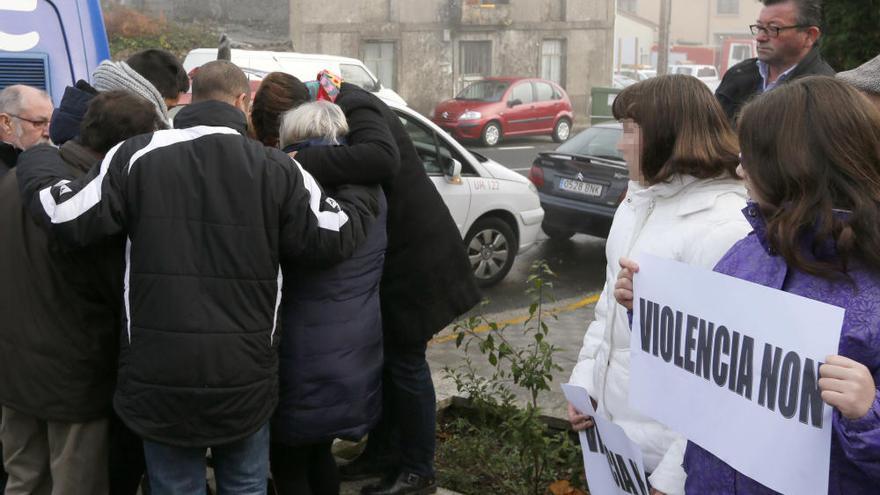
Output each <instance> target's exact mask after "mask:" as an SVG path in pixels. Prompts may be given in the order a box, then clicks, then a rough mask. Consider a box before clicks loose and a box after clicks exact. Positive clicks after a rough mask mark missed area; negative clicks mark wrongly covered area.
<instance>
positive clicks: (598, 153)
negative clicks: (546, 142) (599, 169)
mask: <svg viewBox="0 0 880 495" xmlns="http://www.w3.org/2000/svg"><path fill="white" fill-rule="evenodd" d="M622 132H623V131H622V130H621V129H614V128H608V127H591V128H589V129H587V130H586V131H584V132H582V133H580V134H578V135H577V136H574V137H573V138H571V139H569V140H568V141H566V142H565V143H563V144H562V145H561V146H560V147H558V148H556V151H558V152H560V153H568V154H570V155H589V156H595V157H598V158H608V159H612V160H623V154H622V153H621V152H620V151H619V150H618V149H617V142H618V141H619V140H620V135H621V133H622Z"/></svg>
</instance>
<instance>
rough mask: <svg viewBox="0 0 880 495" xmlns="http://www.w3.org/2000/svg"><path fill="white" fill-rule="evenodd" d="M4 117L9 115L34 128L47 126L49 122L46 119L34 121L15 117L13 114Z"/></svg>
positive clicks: (18, 116)
mask: <svg viewBox="0 0 880 495" xmlns="http://www.w3.org/2000/svg"><path fill="white" fill-rule="evenodd" d="M6 115H9V116H10V117H13V118H16V119H18V120H23V121H25V122H27V123H29V124H30V125H32V126H34V127H46V126H48V125H49V120H47V119H40V120H34V119H29V118H27V117H22V116H21V115H16V114H14V113H8V114H6Z"/></svg>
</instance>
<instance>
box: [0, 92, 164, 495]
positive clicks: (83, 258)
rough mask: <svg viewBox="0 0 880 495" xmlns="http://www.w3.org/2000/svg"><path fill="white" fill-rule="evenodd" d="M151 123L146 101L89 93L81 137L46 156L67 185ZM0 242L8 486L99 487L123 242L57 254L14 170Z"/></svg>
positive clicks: (0, 396)
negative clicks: (33, 214) (25, 201)
mask: <svg viewBox="0 0 880 495" xmlns="http://www.w3.org/2000/svg"><path fill="white" fill-rule="evenodd" d="M160 123H161V122H160V121H159V118H158V115H157V114H156V112H155V111H154V110H153V107H152V105H150V104H149V103H148V102H147V101H146V100H143V99H141V98H140V97H137V96H135V95H131V94H128V93H125V92H121V91H113V92H108V93H104V94H103V95H101V96H99V97H97V98H95V99H94V100H92V103H91V105H90V107H89V110H88V112H87V113H86V116H85V120H84V122H83V132H82V134H81V136H80V138H79V139H78V140H73V141H68V142H67V143H65V144H64V146H62V147H61V149H60V150H55V149H54V148H48V149H47V152H48V153H51V154H52V158H53V162H54V163H55V164H57V165H58V166H59V167H58V170H59V171H60V172H61V173H62V175H59V178H63V179H64V180H75V179H76V178H77V177H81V176H83V175H85V174H86V173H87V172H88V171H89V169H90V168H91V167H92V165H94V164H95V163H96V162H99V161H100V160H101V157H102V156H103V155H104V154H105V153H106V152H107V151H108V150H109V149H110V148H111V147H112V146H113V145H115V144H116V143H118V142H120V141H122V140H124V139H127V138H129V137H132V136H136V135H138V134H143V133H146V132H152V131H154V130H155V129H156V128H157V126H158V125H159V124H160ZM0 238H2V239H3V242H2V243H0V272H2V273H3V274H4V275H5V276H4V277H3V278H2V279H0V314H2V315H3V324H2V326H0V404H2V405H3V428H2V432H0V438H2V440H3V442H4V444H5V445H6V450H5V453H6V455H7V457H6V459H5V460H4V462H5V464H6V466H7V469H8V471H9V473H10V480H9V486H8V488H7V492H6V493H8V494H26V493H48V492H49V491H52V492H53V493H94V494H101V493H108V478H107V474H108V473H107V461H108V417H109V415H110V400H111V397H112V396H113V386H114V383H115V376H116V357H117V353H118V352H119V321H120V319H121V316H120V309H121V307H122V304H121V302H122V301H121V295H122V249H121V247H122V245H121V243H120V242H119V239H108V240H107V241H105V242H103V243H101V244H100V245H97V246H93V247H90V248H89V249H83V250H76V251H71V252H68V251H65V250H63V249H60V248H59V246H58V245H57V243H56V242H54V240H53V239H51V238H50V237H49V236H47V234H46V232H45V229H44V228H42V227H41V226H39V225H37V224H36V222H35V221H34V219H33V218H32V217H31V215H30V214H29V213H28V212H26V211H25V209H24V208H23V207H22V203H21V196H20V195H19V188H18V180H17V175H16V173H14V172H13V173H9V174H6V176H4V177H3V178H2V179H0Z"/></svg>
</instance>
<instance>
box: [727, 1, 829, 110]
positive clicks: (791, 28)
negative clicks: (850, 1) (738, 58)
mask: <svg viewBox="0 0 880 495" xmlns="http://www.w3.org/2000/svg"><path fill="white" fill-rule="evenodd" d="M763 2H764V8H763V9H761V13H760V15H759V16H758V20H757V22H756V23H755V24H753V25H752V26H751V30H752V34H754V35H755V41H756V42H757V44H758V57H757V58H750V59H747V60H743V61H742V62H740V63H738V64H736V65H734V66H733V67H731V68H730V70H728V71H727V73H726V74H724V79H722V80H721V84H720V85H719V86H718V89H716V90H715V97H716V98H718V101H719V102H721V106H722V107H723V108H724V112H725V113H726V114H727V118H729V119H730V121H731V122H734V121H735V120H736V117H737V115H738V113H739V110H740V108H741V107H742V106H743V105H744V104H745V103H746V102H748V100H749V99H751V98H753V97H754V96H756V95H760V94H762V93H764V92H766V91H770V90H772V89H773V88H775V87H776V86H777V85H779V84H783V83H785V82H787V81H791V80H793V79H797V78H799V77H803V76H809V75H826V76H833V75H834V69H832V68H831V66H829V65H828V64H827V63H825V61H824V60H822V57H821V56H820V55H819V46H818V41H819V37H820V36H821V34H822V32H821V30H820V28H819V25H820V23H821V21H822V4H821V3H820V0H763Z"/></svg>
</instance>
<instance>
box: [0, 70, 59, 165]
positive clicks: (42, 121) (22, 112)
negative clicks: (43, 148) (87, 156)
mask: <svg viewBox="0 0 880 495" xmlns="http://www.w3.org/2000/svg"><path fill="white" fill-rule="evenodd" d="M51 116H52V100H51V99H50V98H49V95H48V94H46V92H45V91H43V90H41V89H37V88H33V87H30V86H25V85H22V84H15V85H12V86H7V87H6V88H4V89H3V90H2V91H0V177H2V176H3V175H5V174H6V172H8V171H9V170H10V169H11V168H12V167H14V166H15V163H16V161H17V158H18V154H19V153H21V152H22V151H23V150H26V149H28V148H30V147H32V146H34V145H37V144H40V143H48V142H49V118H50V117H51Z"/></svg>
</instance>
